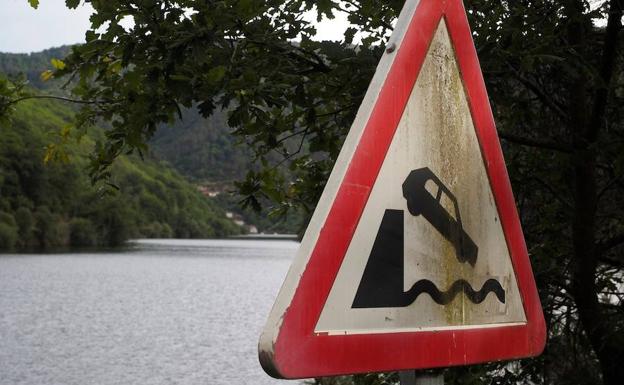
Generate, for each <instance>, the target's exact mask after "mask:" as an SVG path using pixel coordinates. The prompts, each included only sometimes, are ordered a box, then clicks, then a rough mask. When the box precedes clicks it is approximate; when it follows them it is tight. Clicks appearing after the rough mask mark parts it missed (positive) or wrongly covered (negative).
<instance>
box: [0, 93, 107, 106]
mask: <svg viewBox="0 0 624 385" xmlns="http://www.w3.org/2000/svg"><path fill="white" fill-rule="evenodd" d="M30 99H53V100H61V101H64V102H69V103H76V104H101V103H115V102H116V101H115V100H79V99H71V98H66V97H63V96H53V95H30V96H23V97H21V98H17V99H13V100H10V101H8V102H7V103H4V104H3V106H5V107H8V106H11V105H13V104H17V103H19V102H23V101H25V100H30Z"/></svg>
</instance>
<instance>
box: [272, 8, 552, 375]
mask: <svg viewBox="0 0 624 385" xmlns="http://www.w3.org/2000/svg"><path fill="white" fill-rule="evenodd" d="M442 18H444V19H445V20H446V24H447V27H448V31H449V34H450V36H451V41H452V44H453V46H454V49H455V54H456V58H457V61H458V64H459V68H460V73H461V75H462V79H463V82H464V88H465V91H466V95H467V99H468V103H469V107H470V111H471V114H472V118H473V122H474V126H475V131H476V134H477V137H478V140H479V143H480V146H481V152H482V155H483V159H484V162H485V167H486V170H487V173H488V177H489V179H490V184H491V187H492V193H493V195H494V199H495V201H496V205H497V208H498V212H499V216H500V219H501V225H502V227H503V231H504V233H505V238H506V241H507V245H508V248H509V252H510V256H511V260H512V264H513V268H514V271H515V273H516V279H517V283H518V289H519V291H520V296H521V298H522V301H523V306H524V311H525V315H526V318H527V323H526V324H525V325H515V326H500V327H487V328H482V329H478V328H474V329H457V330H444V331H422V332H401V333H385V334H357V335H339V336H336V335H332V336H329V335H317V334H315V333H314V328H315V326H316V323H317V321H318V319H319V317H320V314H321V311H322V310H323V306H324V304H325V301H326V300H327V297H328V295H329V292H330V290H331V287H332V285H333V283H334V280H335V279H336V275H337V273H338V270H339V269H340V266H341V264H342V260H343V258H344V256H345V254H346V251H347V249H348V247H349V244H350V242H351V239H352V237H353V234H354V232H355V229H356V227H357V225H358V222H359V219H360V216H361V214H362V212H363V210H364V207H365V206H366V202H367V200H368V197H369V194H370V192H371V190H372V188H373V185H374V183H375V180H376V178H377V174H378V173H379V170H380V168H381V165H382V163H383V161H384V159H385V156H386V152H387V150H388V148H389V147H390V143H391V141H392V138H393V136H394V133H395V131H396V128H397V126H398V123H399V121H400V119H401V116H402V114H403V109H404V107H403V106H405V105H406V104H407V100H408V98H409V96H410V94H411V92H412V89H413V87H414V84H415V82H416V79H417V77H418V74H419V72H420V68H421V66H422V64H423V62H424V60H425V57H426V54H427V51H428V48H429V44H430V42H431V40H432V38H433V35H434V33H435V31H436V29H437V26H438V25H439V23H440V21H441V19H442ZM396 55H397V56H396V58H395V60H394V62H393V64H392V67H391V68H390V71H389V72H388V76H387V77H386V80H385V82H384V84H383V86H382V89H381V92H380V94H379V97H378V99H377V102H376V104H375V106H374V108H373V110H372V113H371V115H370V118H369V120H368V122H367V123H366V126H365V128H364V131H363V134H362V137H361V139H360V142H359V143H358V145H357V148H356V150H355V153H354V155H353V158H352V159H351V162H350V164H349V166H348V169H347V172H346V174H345V176H344V179H343V180H342V182H341V185H340V187H339V189H338V193H337V195H336V198H335V200H334V202H333V203H332V205H331V209H330V211H329V214H328V216H327V218H326V221H325V223H324V225H323V226H322V230H321V232H320V234H319V236H318V240H317V242H316V245H315V246H314V249H313V251H312V254H311V256H310V259H309V261H308V264H307V266H306V268H305V271H304V273H303V275H302V276H301V279H300V281H299V285H298V287H297V289H296V291H295V293H294V296H293V299H292V302H291V304H290V307H289V308H288V309H287V310H286V312H285V314H284V317H283V322H282V325H281V328H280V330H279V333H278V335H277V339H276V341H275V344H274V346H273V354H272V356H271V357H268V361H270V362H271V367H266V366H267V360H262V361H263V365H265V370H267V372H269V373H271V374H272V375H274V376H276V377H282V378H305V377H319V376H330V375H340V374H351V373H364V372H379V371H391V370H403V369H424V368H434V367H447V366H456V365H467V364H475V363H481V362H488V361H496V360H508V359H516V358H522V357H528V356H535V355H538V354H540V353H541V352H542V350H543V348H544V344H545V340H546V326H545V322H544V316H543V313H542V308H541V304H540V300H539V296H538V293H537V289H536V285H535V280H534V278H533V273H532V270H531V265H530V261H529V257H528V253H527V249H526V245H525V242H524V236H523V234H522V228H521V226H520V220H519V218H518V213H517V211H516V205H515V200H514V197H513V193H512V190H511V184H510V182H509V176H508V174H507V169H506V167H505V161H504V159H503V154H502V151H501V147H500V143H499V139H498V135H497V133H496V127H495V123H494V117H493V115H492V111H491V108H490V104H489V99H488V96H487V91H486V89H485V83H484V80H483V75H482V73H481V67H480V65H479V61H478V58H477V53H476V50H475V47H474V43H473V40H472V35H471V32H470V26H469V24H468V20H467V17H466V11H465V9H464V6H463V3H462V1H461V0H421V1H420V3H419V4H418V6H417V8H416V11H415V13H414V16H413V18H412V20H411V21H410V24H409V27H408V29H407V31H406V33H405V36H404V38H403V42H402V45H401V47H400V49H399V50H398V52H397V53H396ZM397 106H402V107H401V108H397ZM329 272H333V273H329ZM265 358H266V357H265Z"/></svg>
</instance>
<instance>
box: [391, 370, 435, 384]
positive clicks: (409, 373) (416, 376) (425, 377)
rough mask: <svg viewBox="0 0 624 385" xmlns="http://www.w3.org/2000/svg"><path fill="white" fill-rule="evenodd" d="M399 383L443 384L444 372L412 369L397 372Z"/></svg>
mask: <svg viewBox="0 0 624 385" xmlns="http://www.w3.org/2000/svg"><path fill="white" fill-rule="evenodd" d="M399 379H400V381H401V385H444V374H442V373H440V374H429V373H426V374H425V373H419V372H416V371H414V370H405V371H402V372H399Z"/></svg>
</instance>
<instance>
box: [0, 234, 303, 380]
mask: <svg viewBox="0 0 624 385" xmlns="http://www.w3.org/2000/svg"><path fill="white" fill-rule="evenodd" d="M298 246H299V244H298V243H297V242H294V241H291V240H238V239H237V240H138V241H134V242H132V243H130V244H129V246H128V247H127V248H126V249H124V250H122V251H111V252H88V253H68V254H46V255H40V254H0V384H3V385H4V384H13V385H26V384H28V385H32V384H46V385H57V384H58V385H61V384H63V385H85V384H97V385H112V384H141V385H164V384H180V385H191V384H197V385H199V384H201V385H221V384H223V385H226V384H227V385H246V384H250V385H251V384H254V385H276V384H285V383H286V384H288V383H291V384H297V383H298V382H296V381H295V382H284V381H278V380H274V379H271V378H270V377H269V376H268V375H266V374H265V373H264V371H263V370H262V368H261V367H260V364H259V363H258V359H257V342H258V337H259V335H260V332H261V330H262V328H263V326H264V322H265V321H266V317H267V315H268V313H269V310H270V308H271V306H272V304H273V301H274V299H275V296H276V294H277V291H278V290H279V287H280V285H281V283H282V281H283V279H284V277H285V275H286V272H287V270H288V267H289V266H290V262H291V260H292V258H293V257H294V254H295V252H296V250H297V248H298Z"/></svg>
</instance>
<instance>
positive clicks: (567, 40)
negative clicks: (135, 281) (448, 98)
mask: <svg viewBox="0 0 624 385" xmlns="http://www.w3.org/2000/svg"><path fill="white" fill-rule="evenodd" d="M90 3H91V4H92V5H93V6H94V8H95V10H96V13H95V14H94V16H93V17H92V19H91V21H92V29H91V31H89V32H88V33H87V42H86V44H84V45H82V46H77V47H74V48H73V50H72V53H71V54H70V55H69V56H68V57H67V58H66V59H65V60H64V61H63V62H64V64H65V67H64V68H58V69H56V70H55V71H54V73H53V74H54V76H55V77H60V76H63V75H70V76H75V77H77V78H78V82H77V83H76V85H75V87H74V88H73V92H74V94H75V95H76V96H77V97H79V98H81V99H82V100H83V101H84V102H85V103H86V104H85V105H84V107H83V108H82V109H81V113H80V115H79V119H78V122H77V123H78V127H83V126H84V125H87V126H88V125H89V124H90V123H93V122H94V121H96V120H97V119H104V120H106V121H108V122H110V125H111V126H110V129H109V130H108V131H106V134H105V136H104V137H102V138H101V141H100V144H99V145H98V146H96V149H95V152H94V154H93V156H92V157H91V162H90V170H91V176H92V177H93V178H94V179H95V180H99V179H106V178H107V177H108V175H109V174H108V173H107V170H108V168H109V167H110V165H111V164H112V163H113V161H114V159H116V158H117V157H118V156H119V155H121V154H122V153H125V152H127V151H136V152H139V153H144V152H145V150H146V148H147V147H146V142H147V140H148V139H149V138H151V136H152V135H153V134H154V132H155V130H156V128H157V127H158V125H159V124H162V123H166V122H171V121H173V120H174V119H175V118H176V116H179V115H181V110H182V107H185V108H191V107H193V106H196V107H197V108H198V111H199V112H200V114H202V115H203V116H208V115H210V114H211V113H212V112H213V111H214V110H215V109H216V108H226V109H227V108H229V111H230V114H229V119H228V121H229V124H230V125H231V126H232V127H234V128H235V134H236V135H239V136H240V138H241V139H242V140H244V141H245V142H246V143H247V144H249V146H250V148H251V149H252V150H253V153H254V154H255V156H256V158H257V159H258V160H259V163H260V165H261V167H260V168H259V169H257V170H250V171H249V172H248V173H247V176H246V179H245V181H243V182H242V183H240V184H239V185H238V187H239V189H240V191H241V192H242V193H243V194H245V195H246V196H247V203H249V204H250V205H251V206H255V207H258V206H260V204H261V202H262V199H267V198H268V199H270V200H273V201H275V202H277V203H278V204H280V205H282V207H283V208H284V209H287V208H289V207H294V206H296V207H303V208H304V209H306V210H308V211H311V210H312V208H313V207H314V205H315V203H316V200H317V198H318V196H319V194H320V191H321V190H322V188H323V186H324V183H325V181H326V180H327V177H328V175H329V172H330V169H331V166H332V165H333V162H334V161H335V159H336V156H337V153H338V151H339V149H340V144H341V143H342V140H343V138H344V136H345V134H346V132H347V129H348V127H349V126H350V124H351V122H352V120H353V117H354V115H355V111H356V109H357V106H358V105H359V103H360V101H361V99H362V96H363V93H364V91H365V89H366V86H367V84H368V83H369V81H370V79H371V76H372V74H373V72H374V68H375V64H376V63H377V61H378V59H379V57H380V56H381V54H382V52H383V48H382V47H383V45H384V44H385V41H386V36H387V33H386V32H387V31H388V30H389V29H391V24H392V22H393V21H394V19H395V18H396V16H397V14H398V11H399V9H400V7H401V5H402V3H403V2H401V1H384V2H381V1H375V0H359V1H358V0H356V1H342V2H338V1H331V0H327V1H318V2H311V1H305V0H285V1H284V0H282V1H259V0H229V1H219V2H213V1H206V2H199V1H191V0H186V1H185V0H178V1H173V0H148V1H144V0H142V1H133V0H130V1H127V0H124V1H121V0H108V1H99V0H92V1H90ZM75 4H76V2H75V1H68V5H70V6H72V5H75ZM314 6H316V8H315V9H316V12H317V14H318V16H319V18H320V17H322V16H327V17H331V15H332V14H333V13H334V12H337V11H340V12H347V13H348V14H349V20H350V21H351V22H352V23H354V27H356V28H357V31H358V32H359V33H360V35H359V36H360V37H361V38H362V43H361V44H358V45H357V46H354V45H353V44H352V43H353V42H354V41H355V40H353V38H354V32H355V31H356V30H355V29H349V30H347V32H346V33H345V36H344V39H343V40H342V41H340V42H323V41H315V40H313V37H314V35H315V32H316V31H315V27H314V25H313V24H311V23H310V22H309V21H307V20H306V19H305V18H304V17H303V14H304V11H306V10H310V9H312V8H313V7H314ZM466 7H467V9H468V10H469V19H470V22H471V25H472V27H473V30H474V37H475V41H476V45H477V47H478V50H479V55H480V58H481V60H482V66H483V69H484V72H485V78H486V80H487V83H488V88H489V90H490V96H491V98H492V101H493V109H494V114H495V115H496V119H497V121H498V128H499V130H500V133H501V137H502V138H503V144H504V150H505V152H506V158H507V159H508V162H509V173H510V175H511V178H512V183H513V185H514V189H515V192H516V196H517V201H518V206H519V208H520V213H521V217H522V221H523V226H524V229H525V232H526V238H527V243H528V246H529V251H530V254H531V258H532V261H533V265H534V268H535V271H536V279H537V281H538V285H539V288H540V294H541V297H542V301H543V304H544V308H545V311H546V315H547V322H548V326H549V331H550V340H549V344H548V348H547V351H546V353H545V354H544V355H543V356H542V357H541V358H539V359H535V360H527V361H522V362H521V363H520V364H515V363H514V364H511V365H510V364H492V365H490V366H478V367H474V368H463V369H454V370H450V371H449V374H448V375H449V378H453V379H454V381H456V382H458V383H472V384H486V383H487V384H489V383H510V382H512V383H576V384H580V383H600V382H601V381H602V382H603V383H605V384H619V383H620V382H621V379H622V378H624V372H623V370H624V366H623V365H622V364H621V363H622V362H623V361H624V331H623V328H624V312H623V311H622V306H623V305H622V304H623V301H622V300H623V298H622V296H623V294H622V287H623V283H622V279H623V277H624V274H623V269H624V261H623V259H622V244H623V243H624V235H623V234H624V223H623V222H622V221H623V218H624V212H622V211H623V210H624V205H623V204H622V203H623V202H622V196H623V195H622V194H621V191H622V187H623V186H622V175H623V173H622V165H623V164H624V151H622V143H623V140H622V138H623V135H624V132H623V131H622V130H623V126H624V124H623V122H622V106H623V105H624V103H622V102H623V100H622V97H624V94H623V92H622V90H623V89H624V88H623V85H624V84H623V81H624V76H622V61H623V57H624V56H623V55H622V43H621V39H620V38H621V34H622V13H623V7H624V4H623V2H622V1H621V0H602V1H592V2H589V1H584V0H565V1H554V0H530V1H486V0H470V1H466ZM341 9H342V10H341ZM126 17H128V18H132V19H133V21H134V26H132V27H129V28H124V27H122V26H121V25H120V21H121V20H122V19H123V18H126ZM605 22H606V26H605V27H596V24H595V23H602V24H604V23H605ZM100 27H101V28H103V30H99V28H100ZM361 31H364V32H365V33H361ZM295 40H296V43H295ZM269 154H271V155H273V154H277V155H278V160H275V158H272V157H271V156H269ZM285 169H288V170H285ZM358 381H359V380H358Z"/></svg>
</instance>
